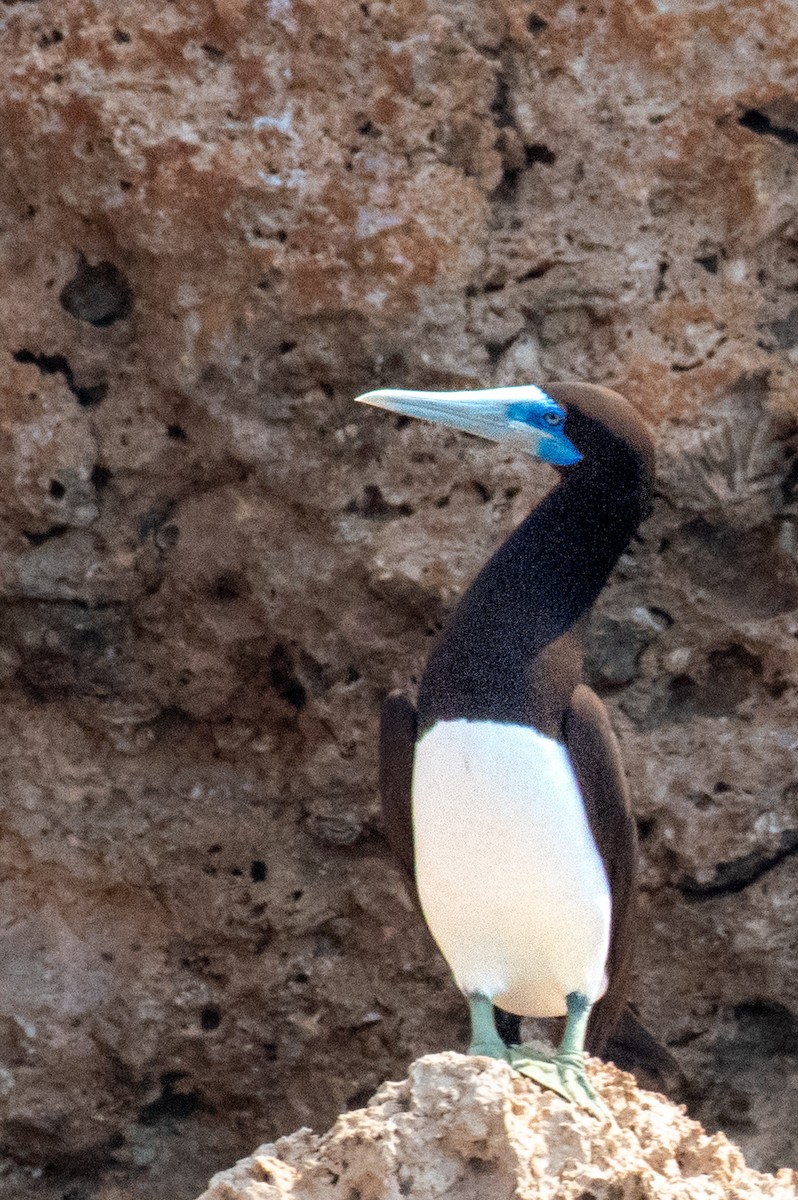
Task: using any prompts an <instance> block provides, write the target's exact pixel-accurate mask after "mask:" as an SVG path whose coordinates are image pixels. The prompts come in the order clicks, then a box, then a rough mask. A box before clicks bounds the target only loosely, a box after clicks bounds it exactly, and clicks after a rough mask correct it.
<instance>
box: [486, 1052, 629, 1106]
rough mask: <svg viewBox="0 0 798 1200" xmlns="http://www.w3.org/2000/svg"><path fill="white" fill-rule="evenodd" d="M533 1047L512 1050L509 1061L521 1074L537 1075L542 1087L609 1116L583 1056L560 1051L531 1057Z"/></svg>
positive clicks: (532, 1076) (536, 1079) (530, 1076)
mask: <svg viewBox="0 0 798 1200" xmlns="http://www.w3.org/2000/svg"><path fill="white" fill-rule="evenodd" d="M530 1050H531V1047H526V1046H516V1047H514V1049H512V1050H511V1051H510V1062H511V1063H512V1065H513V1066H514V1067H515V1069H516V1071H518V1073H519V1075H523V1076H525V1078H526V1079H534V1081H535V1083H539V1084H540V1085H541V1087H545V1088H548V1089H549V1091H551V1092H556V1093H557V1095H558V1096H562V1097H563V1099H565V1100H571V1101H572V1102H573V1103H574V1104H576V1105H578V1106H579V1108H584V1109H586V1110H587V1112H589V1113H592V1114H593V1116H594V1117H598V1118H599V1120H601V1121H606V1120H609V1119H610V1117H611V1115H612V1114H611V1113H610V1110H609V1109H608V1108H607V1106H606V1104H605V1103H604V1101H603V1100H602V1099H601V1098H600V1096H598V1094H597V1093H596V1090H595V1088H594V1087H593V1086H592V1084H591V1083H590V1080H589V1079H588V1077H587V1073H586V1071H585V1060H584V1056H583V1055H581V1054H579V1055H577V1054H570V1055H567V1056H563V1055H560V1054H557V1055H556V1056H555V1057H554V1058H542V1057H539V1058H532V1057H530Z"/></svg>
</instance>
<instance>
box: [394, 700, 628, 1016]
mask: <svg viewBox="0 0 798 1200" xmlns="http://www.w3.org/2000/svg"><path fill="white" fill-rule="evenodd" d="M413 826H414V839H415V853H416V882H417V884H418V891H419V896H420V899H421V906H422V909H423V911H424V916H425V918H426V920H427V924H428V925H429V927H430V930H431V931H432V934H433V936H434V938H435V940H436V942H437V943H438V945H439V947H440V949H441V952H442V953H443V955H444V957H445V958H446V960H447V962H448V963H449V965H450V967H451V968H452V971H453V973H454V976H455V979H456V980H457V982H458V984H459V985H460V987H461V988H462V989H463V990H464V991H466V992H472V991H478V992H482V993H484V994H485V995H488V996H490V997H492V998H493V999H495V1000H496V1003H497V1004H500V1005H501V1006H502V1008H505V1009H507V1010H508V1011H509V1012H514V1013H518V1014H520V1015H522V1016H533V1015H534V1016H541V1017H546V1016H560V1015H562V1014H564V1013H565V1011H566V1008H565V997H566V996H567V995H568V993H569V992H574V991H579V992H582V993H583V994H584V995H586V996H587V997H588V999H589V1000H591V1001H592V1000H595V999H597V998H598V997H599V996H600V995H601V994H602V992H603V991H604V988H605V987H606V978H605V973H604V968H605V963H606V958H607V949H608V945H609V934H610V907H611V902H610V889H609V883H608V880H607V875H606V872H605V870H604V865H603V863H602V861H601V857H600V856H599V853H598V850H597V849H596V844H595V841H594V840H593V835H592V833H591V830H590V826H589V824H588V821H587V816H586V814H585V809H584V805H583V803H582V797H581V795H580V792H579V786H578V784H577V782H576V778H575V776H574V773H573V770H572V768H571V765H570V762H569V760H568V756H567V754H566V752H565V749H564V747H563V746H562V745H561V744H560V743H559V742H556V741H554V740H553V739H552V738H547V737H544V736H543V735H542V734H540V733H538V732H537V730H534V729H530V728H527V727H526V726H521V725H502V724H498V723H494V722H491V721H441V722H439V723H438V724H436V725H434V726H433V727H432V729H430V730H429V731H428V732H427V733H425V734H424V735H423V737H422V738H421V739H420V741H419V742H418V744H417V746H416V753H415V760H414V768H413Z"/></svg>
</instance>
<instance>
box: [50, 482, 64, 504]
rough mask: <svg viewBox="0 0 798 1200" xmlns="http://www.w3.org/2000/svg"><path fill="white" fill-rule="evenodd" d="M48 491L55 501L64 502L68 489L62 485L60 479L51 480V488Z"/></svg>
mask: <svg viewBox="0 0 798 1200" xmlns="http://www.w3.org/2000/svg"><path fill="white" fill-rule="evenodd" d="M48 490H49V492H50V495H51V496H52V497H53V499H54V500H62V499H63V497H64V496H65V495H66V488H65V487H64V485H63V483H61V482H60V480H58V479H51V480H50V487H49V489H48Z"/></svg>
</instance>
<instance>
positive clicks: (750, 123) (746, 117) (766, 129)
mask: <svg viewBox="0 0 798 1200" xmlns="http://www.w3.org/2000/svg"><path fill="white" fill-rule="evenodd" d="M737 123H738V124H739V125H742V127H743V129H747V130H749V131H750V132H751V133H757V134H764V135H766V136H768V137H774V138H776V139H777V140H778V141H780V142H783V143H784V145H785V146H798V129H793V128H792V127H791V126H790V125H775V124H774V123H773V121H771V119H770V117H769V116H768V115H767V113H764V112H762V111H761V110H760V109H758V108H747V109H746V110H745V112H744V113H743V114H742V116H741V117H738V121H737Z"/></svg>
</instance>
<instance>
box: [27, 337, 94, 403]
mask: <svg viewBox="0 0 798 1200" xmlns="http://www.w3.org/2000/svg"><path fill="white" fill-rule="evenodd" d="M11 357H12V358H13V359H14V361H15V362H18V363H30V364H31V365H32V366H34V367H38V368H39V370H40V371H41V373H42V375H63V377H64V382H65V383H66V385H67V387H68V388H69V390H70V392H71V393H72V395H73V396H74V397H75V399H76V400H77V402H78V404H80V405H82V406H83V408H91V407H92V406H93V405H95V404H99V403H100V401H101V400H104V399H105V396H106V395H107V393H108V384H107V383H95V384H94V385H92V386H91V387H81V386H80V385H79V384H77V383H76V382H75V376H74V374H73V371H72V368H71V366H70V365H69V361H68V359H66V358H65V357H64V355H63V354H36V353H35V351H33V350H26V349H23V350H15V351H14V352H13V354H12V356H11Z"/></svg>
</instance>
